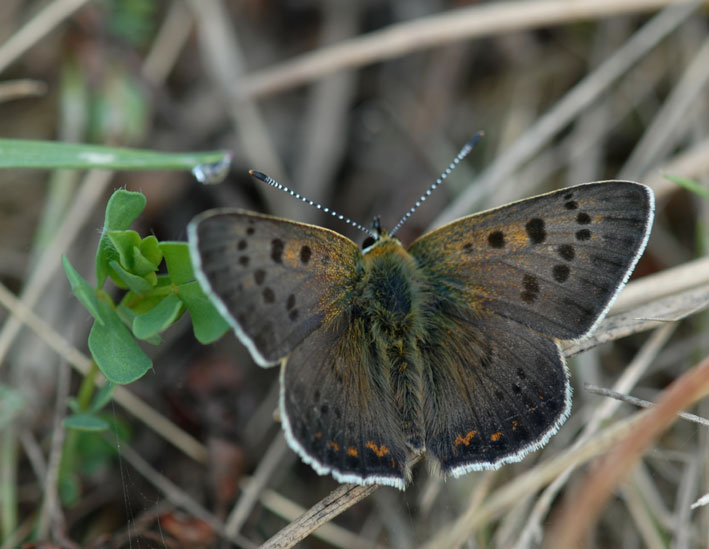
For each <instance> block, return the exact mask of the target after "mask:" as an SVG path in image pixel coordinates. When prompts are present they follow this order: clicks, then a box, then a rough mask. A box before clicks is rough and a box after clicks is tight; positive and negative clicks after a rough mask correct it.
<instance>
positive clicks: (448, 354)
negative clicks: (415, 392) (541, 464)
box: [422, 300, 571, 476]
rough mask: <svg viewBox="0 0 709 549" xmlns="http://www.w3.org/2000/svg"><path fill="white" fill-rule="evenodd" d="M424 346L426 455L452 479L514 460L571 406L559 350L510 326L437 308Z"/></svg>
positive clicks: (495, 318) (552, 429)
mask: <svg viewBox="0 0 709 549" xmlns="http://www.w3.org/2000/svg"><path fill="white" fill-rule="evenodd" d="M435 315H436V320H435V321H433V322H431V323H430V325H431V330H430V331H429V333H428V336H427V339H426V342H425V344H423V345H422V356H423V371H424V390H423V395H424V402H423V410H424V425H425V436H426V450H427V452H428V454H429V455H430V456H432V457H433V458H435V459H436V460H437V461H438V462H439V463H440V465H441V468H442V470H443V471H444V472H446V473H450V474H453V475H454V476H458V475H461V474H464V473H467V472H469V471H472V470H480V469H489V468H496V467H499V466H500V465H502V464H503V463H509V462H513V461H519V460H520V459H522V458H523V457H524V456H525V455H526V454H527V453H528V452H530V451H532V450H534V449H536V448H539V447H541V446H542V445H543V444H544V443H545V442H546V440H547V439H548V438H549V437H550V436H551V435H553V434H554V433H556V431H557V430H558V429H559V426H560V425H561V424H562V423H563V421H564V420H565V419H566V417H567V415H568V413H569V409H570V406H571V389H570V386H569V382H568V373H567V370H566V367H565V364H564V359H563V357H562V356H561V353H560V352H559V348H558V345H557V343H556V342H555V341H553V340H552V339H550V338H548V337H545V336H543V335H541V334H539V333H537V332H535V331H533V330H530V329H529V328H527V327H526V326H523V325H521V324H519V323H517V322H515V321H513V320H510V319H507V318H504V317H502V316H499V315H495V314H490V313H481V314H477V315H476V314H471V313H470V311H466V310H465V309H461V308H460V306H459V305H458V304H456V303H455V302H454V300H451V301H442V302H439V306H438V309H437V310H436V312H435Z"/></svg>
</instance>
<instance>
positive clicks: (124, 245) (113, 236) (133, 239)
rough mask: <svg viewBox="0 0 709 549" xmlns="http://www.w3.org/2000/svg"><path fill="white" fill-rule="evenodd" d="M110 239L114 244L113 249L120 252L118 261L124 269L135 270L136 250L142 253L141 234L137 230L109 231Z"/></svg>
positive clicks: (107, 234)
mask: <svg viewBox="0 0 709 549" xmlns="http://www.w3.org/2000/svg"><path fill="white" fill-rule="evenodd" d="M106 236H107V237H108V240H110V242H111V244H112V245H113V249H114V250H115V251H116V253H118V258H119V259H118V262H119V263H120V265H121V267H123V268H124V269H127V270H129V271H130V272H133V258H134V256H135V252H134V250H138V253H140V249H139V248H138V246H140V235H139V234H138V233H137V232H135V231H131V230H128V231H108V232H107V233H106Z"/></svg>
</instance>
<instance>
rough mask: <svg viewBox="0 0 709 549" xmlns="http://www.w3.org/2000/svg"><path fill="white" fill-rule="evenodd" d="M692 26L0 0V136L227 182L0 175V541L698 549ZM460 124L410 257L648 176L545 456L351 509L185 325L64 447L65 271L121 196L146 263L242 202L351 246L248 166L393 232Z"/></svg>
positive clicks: (524, 4) (700, 147) (553, 7)
mask: <svg viewBox="0 0 709 549" xmlns="http://www.w3.org/2000/svg"><path fill="white" fill-rule="evenodd" d="M708 9H709V5H708V4H707V2H705V1H704V2H702V1H698V0H693V1H680V2H671V1H669V0H613V1H607V0H575V1H574V2H568V1H564V0H529V1H516V2H515V1H512V2H433V1H431V0H414V1H409V2H403V1H398V2H397V1H390V2H372V1H363V2H351V1H347V0H330V1H315V0H312V1H301V2H296V1H287V0H286V1H281V2H278V1H272V0H271V1H257V0H242V1H225V0H184V1H174V2H168V1H162V2H154V3H153V2H139V1H131V0H105V1H102V2H98V1H97V2H89V1H87V0H53V1H51V2H36V1H30V0H3V2H1V3H0V121H1V122H0V134H2V135H1V136H2V137H6V138H7V137H11V138H26V139H47V140H60V141H78V142H93V143H103V144H110V145H121V146H131V147H139V148H146V149H159V150H164V151H189V150H207V149H227V150H229V151H231V152H232V154H233V164H232V169H231V171H230V174H229V177H228V178H227V181H226V182H224V183H222V184H221V185H215V186H209V187H207V186H203V185H199V184H198V183H196V182H195V181H194V179H193V178H192V177H191V176H190V175H189V174H187V173H181V172H169V171H159V172H145V171H133V172H121V173H113V172H99V171H55V172H50V171H40V170H33V171H27V170H22V171H21V170H5V171H2V172H0V188H1V189H2V191H1V192H0V211H2V215H0V281H1V283H2V284H1V285H0V298H1V299H0V302H1V304H2V307H0V322H1V326H0V389H1V390H2V395H3V397H2V398H3V402H2V403H1V404H0V436H2V450H1V451H0V478H1V479H2V480H1V490H2V494H0V505H2V517H1V518H2V520H1V522H0V524H1V528H2V530H1V531H0V539H1V540H2V543H3V545H2V547H16V546H18V545H21V544H23V543H26V544H27V545H26V547H62V548H65V547H66V548H69V547H91V548H99V547H100V548H103V547H129V546H130V547H185V546H189V547H207V546H216V547H219V546H221V547H227V546H230V545H232V544H233V545H235V546H240V547H255V546H258V545H260V544H263V543H265V544H266V546H268V547H286V546H290V545H292V544H294V543H296V542H298V540H303V541H302V542H301V543H302V546H303V547H327V546H334V547H415V546H424V547H457V546H467V547H519V548H524V547H537V546H540V545H546V546H549V547H571V546H573V544H577V543H579V541H581V542H583V543H586V544H588V546H589V547H639V546H643V547H666V546H668V545H671V546H672V547H677V548H689V547H707V546H709V506H707V505H702V502H701V501H700V498H702V496H704V495H705V494H707V493H709V459H707V456H709V430H708V429H707V425H706V420H705V422H704V423H703V424H702V422H701V418H709V399H707V396H706V395H707V392H708V391H709V362H708V360H709V359H708V358H707V356H708V355H707V354H708V353H709V336H708V335H707V334H708V333H709V317H707V316H706V312H705V309H706V307H707V305H708V304H709V261H707V258H706V254H707V249H708V244H707V243H708V242H709V233H708V232H707V231H708V230H709V229H708V228H709V200H707V197H706V194H705V195H704V196H702V195H701V194H700V193H697V192H690V191H688V190H686V189H684V188H683V187H681V186H679V185H677V184H676V183H674V182H672V181H671V180H669V179H667V178H666V177H665V175H666V174H669V175H672V176H677V177H682V178H687V179H692V180H695V181H697V182H699V183H700V184H702V183H703V184H704V190H705V192H706V185H707V184H709V92H708V89H709V84H708V83H709V32H708V26H707V25H708V22H707V13H708V12H707V10H708ZM477 130H484V131H485V134H486V137H485V139H484V140H483V141H482V142H481V143H480V144H479V145H478V148H477V149H476V150H475V152H474V153H473V155H472V156H471V157H469V158H468V159H467V160H466V161H465V163H464V165H461V167H460V168H459V169H458V170H457V171H456V173H455V174H454V175H453V176H452V177H451V180H450V181H449V182H447V183H446V185H445V186H444V187H443V189H442V190H439V191H438V192H437V194H434V195H433V196H432V198H431V199H430V200H429V201H428V202H427V203H426V205H425V206H423V207H422V208H421V209H420V210H419V211H418V212H417V213H416V215H415V216H414V217H412V219H411V220H410V221H409V222H408V223H407V224H406V225H405V226H404V227H403V228H402V230H401V231H400V232H399V234H398V236H399V237H400V238H401V239H402V241H404V242H410V241H411V240H412V239H413V238H415V237H416V236H418V235H419V234H421V233H422V232H423V231H425V230H426V229H427V228H429V227H431V226H434V225H438V224H440V223H442V222H444V221H447V220H450V219H453V218H455V217H459V216H461V215H463V214H466V213H469V212H472V211H475V210H479V209H482V208H484V207H487V206H493V205H499V204H502V203H505V202H509V201H512V200H515V199H518V198H522V197H525V196H531V195H533V194H536V193H539V192H543V191H546V190H550V189H553V188H558V187H563V186H567V185H572V184H576V183H582V182H586V181H594V180H603V179H613V178H618V179H631V180H635V181H640V182H643V183H646V184H648V185H650V186H651V187H652V188H653V189H654V191H655V194H656V198H657V211H656V221H655V225H654V229H653V233H652V237H651V239H650V242H649V245H648V249H647V251H646V253H645V255H644V257H643V258H642V259H641V261H640V263H639V265H638V267H637V269H636V273H635V275H634V277H633V279H632V281H631V282H630V284H629V285H628V287H627V288H626V290H625V291H624V292H623V294H621V297H620V299H619V300H618V302H617V303H616V305H615V307H614V308H613V309H612V310H611V313H610V315H609V316H608V318H607V319H606V320H605V321H604V322H603V323H602V324H601V325H600V327H599V329H598V330H597V332H596V333H595V334H594V336H593V337H592V338H590V339H588V340H585V341H581V342H576V343H574V344H573V345H572V344H569V345H567V347H565V353H566V354H567V356H569V357H573V358H572V359H571V360H570V366H571V372H572V383H573V386H574V403H573V410H572V413H571V417H570V418H569V420H568V421H567V423H566V424H565V425H564V427H563V428H562V429H561V431H560V432H559V433H558V435H556V436H555V437H553V439H552V440H551V441H550V443H549V444H548V445H547V446H546V447H545V448H544V449H543V450H541V451H538V452H536V453H534V454H533V455H530V456H529V457H528V458H527V459H525V460H524V461H522V462H521V463H518V464H514V465H508V466H505V467H503V468H501V469H499V470H497V471H489V472H480V473H473V474H469V475H467V476H465V477H463V478H460V479H455V480H453V479H448V480H443V479H441V478H440V477H439V476H438V475H437V474H435V472H432V471H430V470H429V468H428V467H427V466H426V464H425V463H423V462H422V463H419V464H418V465H417V466H416V468H415V474H414V479H413V483H412V485H411V486H410V487H409V488H408V489H407V491H406V492H403V493H402V492H399V491H397V490H395V489H392V488H377V487H366V488H362V487H355V486H349V485H342V486H339V485H338V484H337V483H336V482H335V481H333V480H332V479H331V478H329V477H319V476H317V475H316V474H315V473H314V472H313V471H312V470H311V469H310V468H309V467H308V466H307V465H304V464H303V463H301V462H300V460H299V459H297V458H296V457H295V455H294V454H293V453H292V452H291V451H290V450H289V449H288V447H287V445H286V444H285V442H284V439H283V435H282V433H281V430H280V428H279V425H278V423H277V421H274V410H275V409H276V407H277V395H278V374H277V371H276V370H264V369H260V368H258V367H257V366H256V365H255V364H253V362H252V361H251V359H250V357H249V355H248V353H247V352H246V351H245V349H244V348H243V347H242V346H241V345H240V344H239V343H238V342H237V341H236V339H235V338H234V337H233V335H232V334H227V335H226V336H225V337H223V338H222V339H221V340H220V341H219V342H218V343H216V344H213V345H210V346H206V347H205V346H202V345H199V344H198V343H197V342H196V341H195V340H194V338H193V336H192V333H191V331H190V329H189V325H188V322H187V320H186V319H183V321H181V322H179V323H178V324H177V325H176V326H173V327H172V328H171V329H170V330H169V331H167V332H166V333H165V334H164V335H163V342H162V344H161V345H159V346H157V347H150V348H146V349H147V350H148V352H149V354H150V355H151V358H152V360H153V364H154V368H153V369H152V370H151V371H150V372H149V373H148V375H146V376H145V377H143V378H142V379H141V380H140V381H138V382H136V383H133V384H131V385H128V386H126V387H124V388H121V389H120V390H119V391H116V393H115V394H114V399H113V402H112V403H111V404H110V405H108V407H107V408H106V409H105V411H106V417H107V418H108V420H109V421H110V422H111V424H112V426H113V428H112V429H111V430H110V431H109V434H108V435H105V436H104V435H102V434H93V435H86V434H85V433H84V434H82V435H81V437H79V438H77V437H76V436H75V435H72V434H71V433H68V432H67V431H66V429H64V428H63V426H62V419H63V418H64V417H65V416H66V415H67V414H68V413H69V411H68V409H67V401H68V399H69V398H71V397H75V396H77V393H78V392H79V391H80V390H81V388H85V384H83V385H80V380H81V374H79V373H78V372H80V371H82V369H83V370H85V369H86V368H88V367H89V366H90V362H89V359H88V358H87V356H88V350H87V334H88V329H89V326H90V322H89V318H88V315H87V313H86V311H85V310H84V309H83V308H81V307H80V306H79V304H78V302H77V301H76V300H75V299H74V297H73V296H72V295H71V292H70V289H69V286H68V284H67V281H66V279H65V278H64V275H63V273H62V271H61V267H60V256H61V254H62V253H66V254H67V256H68V257H70V258H71V260H72V263H73V264H74V265H75V266H76V268H77V269H78V270H79V271H80V272H82V273H83V274H84V276H86V277H87V278H90V277H91V271H92V268H93V267H92V261H93V257H94V254H95V250H96V245H97V241H98V238H99V233H100V228H101V225H102V223H103V212H104V208H105V204H106V200H107V198H108V196H109V194H110V191H111V190H112V189H114V188H120V187H127V188H129V189H134V190H140V191H142V192H143V193H144V194H145V195H146V196H147V209H146V210H145V212H144V214H143V215H142V216H141V218H140V219H139V222H138V224H139V227H137V229H138V231H139V232H140V233H141V234H143V235H147V234H156V235H157V236H158V237H159V238H160V239H161V240H163V239H164V240H184V239H185V227H186V225H187V223H188V222H189V220H190V219H191V218H192V217H193V216H194V215H195V214H197V213H198V212H200V211H203V210H205V209H207V208H209V207H213V206H216V205H232V206H240V207H244V208H248V209H253V210H257V211H262V212H270V213H274V214H277V215H280V216H283V217H288V218H292V219H297V220H300V221H305V222H315V223H318V224H321V225H324V226H328V227H331V228H333V229H335V230H338V231H340V232H343V233H344V234H347V235H348V236H350V237H351V238H354V239H356V240H357V241H358V242H359V241H360V240H361V236H360V235H357V234H356V233H355V231H354V229H352V228H351V227H348V226H346V225H342V224H339V223H338V222H337V221H336V220H334V219H332V218H330V217H326V216H322V215H321V214H320V212H318V211H317V210H315V209H312V208H308V207H306V206H304V205H302V204H301V203H300V202H297V201H295V200H293V199H292V198H291V197H289V196H287V195H286V194H284V193H279V192H277V191H275V190H273V189H270V188H267V187H266V186H264V185H261V184H258V183H254V182H253V181H252V180H251V179H250V178H249V177H248V175H247V171H248V169H249V168H255V169H258V170H262V171H263V172H266V173H268V174H269V175H271V176H273V177H274V178H276V179H278V180H280V181H281V182H282V183H284V184H287V185H289V186H290V187H292V188H293V189H296V190H297V191H299V192H300V193H302V194H304V195H307V196H308V197H310V198H311V199H313V200H316V201H318V202H321V203H323V204H325V205H327V206H329V207H332V208H334V209H335V210H337V211H339V212H341V213H343V214H345V215H347V216H349V217H351V218H353V219H356V220H359V221H361V222H363V223H367V220H369V219H371V217H372V216H373V215H374V214H377V215H380V216H381V219H382V220H383V223H384V224H385V225H387V224H388V225H391V224H392V223H394V222H395V221H396V220H398V219H399V217H400V216H401V215H402V214H403V212H404V211H405V210H406V209H408V207H409V206H410V205H411V204H413V202H415V200H416V198H418V196H419V195H420V194H421V193H422V192H423V191H424V190H425V188H426V187H427V186H428V184H429V183H430V182H432V181H433V180H434V179H435V177H436V176H437V174H438V173H439V172H440V170H441V169H442V168H443V167H445V166H446V165H447V164H448V162H449V161H450V159H451V158H452V157H453V155H454V154H455V152H456V151H457V149H458V148H459V147H460V145H461V144H462V143H464V142H465V141H466V140H467V139H469V138H470V136H471V135H472V134H473V133H474V132H475V131H477ZM589 385H592V386H595V387H598V388H605V389H610V390H612V391H615V392H617V393H620V394H621V395H633V396H635V397H638V398H640V399H644V400H647V401H652V402H656V401H659V404H658V405H657V406H654V407H652V408H651V409H650V410H649V411H647V412H645V411H642V408H639V407H637V406H636V405H634V404H629V403H627V402H622V401H621V400H617V399H615V398H611V397H610V396H609V395H608V394H599V391H598V390H595V389H592V388H589ZM616 396H617V395H616ZM690 408H691V409H690ZM682 410H687V411H689V412H692V413H693V414H696V416H699V418H696V417H690V418H689V419H687V418H678V416H677V413H678V412H680V411H682ZM276 419H277V418H276ZM68 444H71V445H72V447H73V451H72V452H71V459H69V458H67V457H66V447H67V445H68ZM63 453H64V456H65V457H64V459H62V455H63ZM695 502H698V503H696V504H695ZM705 503H706V501H705ZM304 513H305V514H304ZM338 515H339V516H338ZM335 517H336V518H335ZM306 536H307V537H306ZM303 538H305V539H303Z"/></svg>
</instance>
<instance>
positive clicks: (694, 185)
mask: <svg viewBox="0 0 709 549" xmlns="http://www.w3.org/2000/svg"><path fill="white" fill-rule="evenodd" d="M664 175H665V178H667V179H669V180H670V181H673V182H675V183H677V185H679V186H680V187H684V188H685V189H687V190H688V191H689V192H692V193H694V194H696V195H698V196H701V197H702V198H704V199H707V200H709V189H708V188H707V187H705V186H704V185H702V184H701V183H699V182H698V181H695V180H694V179H687V178H686V177H679V176H676V175H667V174H664Z"/></svg>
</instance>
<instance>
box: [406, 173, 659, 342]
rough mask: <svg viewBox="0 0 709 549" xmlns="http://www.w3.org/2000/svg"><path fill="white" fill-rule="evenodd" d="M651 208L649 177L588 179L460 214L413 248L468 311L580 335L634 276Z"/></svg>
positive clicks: (567, 336)
mask: <svg viewBox="0 0 709 549" xmlns="http://www.w3.org/2000/svg"><path fill="white" fill-rule="evenodd" d="M653 209H654V202H653V195H652V191H651V190H650V189H649V188H648V187H645V186H644V185H640V184H637V183H632V182H627V181H609V182H601V183H588V184H585V185H578V186H576V187H569V188H567V189H562V190H559V191H555V192H551V193H548V194H545V195H541V196H537V197H534V198H529V199H526V200H521V201H519V202H515V203H513V204H508V205H506V206H501V207H500V208H496V209H494V210H489V211H485V212H481V213H479V214H475V215H472V216H469V217H465V218H462V219H459V220H457V221H454V222H452V223H450V224H448V225H446V226H444V227H441V228H440V229H438V230H435V231H433V232H431V233H428V234H426V235H424V236H423V237H421V238H420V239H419V240H417V241H416V242H414V243H413V244H412V245H411V247H410V248H409V253H411V255H413V256H414V257H416V259H417V261H418V262H419V264H420V265H421V267H422V269H424V270H425V271H426V272H428V273H429V274H430V276H432V277H434V278H436V280H439V281H441V282H442V284H443V286H442V287H450V288H452V289H456V290H460V295H461V296H462V299H464V300H465V302H466V303H467V304H468V305H469V306H470V307H471V308H472V309H474V310H484V311H489V312H492V313H495V314H499V315H502V316H505V317H507V318H510V319H513V320H516V321H518V322H520V323H522V324H524V325H526V326H528V327H530V328H532V329H534V330H537V331H540V332H542V333H544V334H546V335H549V336H552V337H555V338H559V339H574V338H578V337H581V336H583V335H584V334H586V333H588V332H589V331H590V330H591V329H592V327H593V326H594V325H595V324H596V323H597V322H598V320H599V319H600V318H601V317H602V316H603V314H604V313H605V311H606V310H607V308H608V306H609V305H610V303H611V302H612V300H613V299H614V298H615V296H616V295H617V293H618V292H619V291H620V289H621V288H622V286H623V284H624V282H625V280H626V279H627V277H628V276H629V275H630V272H631V271H632V269H633V267H634V266H635V263H636V262H637V260H638V257H639V256H640V254H641V253H642V251H643V249H644V247H645V244H646V242H647V238H648V235H649V232H650V226H651V224H652V217H653Z"/></svg>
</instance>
